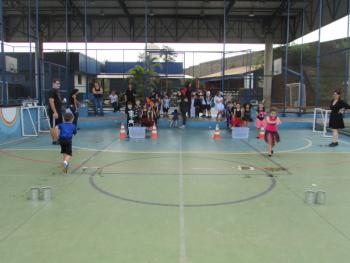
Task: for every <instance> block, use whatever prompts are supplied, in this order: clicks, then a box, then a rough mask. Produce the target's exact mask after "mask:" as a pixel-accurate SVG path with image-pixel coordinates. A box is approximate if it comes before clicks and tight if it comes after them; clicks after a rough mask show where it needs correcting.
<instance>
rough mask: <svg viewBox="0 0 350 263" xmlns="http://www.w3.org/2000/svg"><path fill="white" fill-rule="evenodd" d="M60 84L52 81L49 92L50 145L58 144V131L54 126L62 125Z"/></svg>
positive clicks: (56, 80)
mask: <svg viewBox="0 0 350 263" xmlns="http://www.w3.org/2000/svg"><path fill="white" fill-rule="evenodd" d="M60 86H61V83H60V81H59V80H58V79H53V80H52V89H51V90H50V92H49V110H48V114H49V118H50V125H51V129H50V133H51V138H52V144H59V143H58V142H57V140H58V130H57V128H56V126H57V125H58V124H60V123H62V100H61V95H60V92H59V89H60Z"/></svg>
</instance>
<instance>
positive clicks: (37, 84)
mask: <svg viewBox="0 0 350 263" xmlns="http://www.w3.org/2000/svg"><path fill="white" fill-rule="evenodd" d="M40 35H41V34H40V20H39V0H35V97H36V99H38V100H39V103H40V105H43V98H42V82H41V66H42V64H41V63H42V56H41V50H42V45H43V43H42V41H41V37H40Z"/></svg>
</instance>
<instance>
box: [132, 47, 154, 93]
mask: <svg viewBox="0 0 350 263" xmlns="http://www.w3.org/2000/svg"><path fill="white" fill-rule="evenodd" d="M142 57H143V61H142V62H143V64H144V66H141V65H136V66H135V67H134V68H132V69H131V70H130V71H129V73H130V75H131V77H130V78H129V81H130V83H131V84H133V86H134V88H135V89H136V91H137V93H138V94H139V95H140V94H143V95H146V96H147V95H148V94H149V91H150V90H151V89H156V88H157V86H158V85H159V76H158V73H157V72H156V71H155V70H156V68H159V67H160V64H159V63H156V59H157V58H152V57H151V56H150V55H147V56H145V55H144V54H141V55H140V56H139V58H142Z"/></svg>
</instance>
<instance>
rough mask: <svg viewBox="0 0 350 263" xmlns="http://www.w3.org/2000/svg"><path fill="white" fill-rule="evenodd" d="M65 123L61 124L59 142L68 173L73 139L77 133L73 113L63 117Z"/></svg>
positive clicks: (64, 167)
mask: <svg viewBox="0 0 350 263" xmlns="http://www.w3.org/2000/svg"><path fill="white" fill-rule="evenodd" d="M63 119H64V123H61V124H59V125H58V126H57V127H58V130H59V132H60V135H59V142H60V145H61V153H62V155H63V170H64V172H65V173H67V172H68V167H69V160H70V158H71V157H72V138H73V135H75V134H76V133H77V130H76V127H75V125H74V124H73V120H74V116H73V114H72V113H66V114H64V116H63Z"/></svg>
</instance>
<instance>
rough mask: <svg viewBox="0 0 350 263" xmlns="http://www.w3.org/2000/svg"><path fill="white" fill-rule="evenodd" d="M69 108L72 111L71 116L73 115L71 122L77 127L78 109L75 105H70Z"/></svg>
mask: <svg viewBox="0 0 350 263" xmlns="http://www.w3.org/2000/svg"><path fill="white" fill-rule="evenodd" d="M70 110H71V112H72V113H73V116H74V120H73V124H74V125H75V127H76V128H77V127H78V118H79V111H78V110H77V109H76V108H75V107H70Z"/></svg>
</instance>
